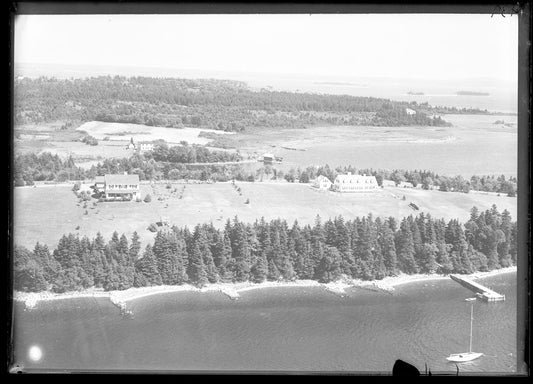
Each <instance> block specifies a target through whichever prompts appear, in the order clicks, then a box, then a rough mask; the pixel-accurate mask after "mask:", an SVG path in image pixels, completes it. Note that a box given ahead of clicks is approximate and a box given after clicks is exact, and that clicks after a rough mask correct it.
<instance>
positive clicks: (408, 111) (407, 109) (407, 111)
mask: <svg viewBox="0 0 533 384" xmlns="http://www.w3.org/2000/svg"><path fill="white" fill-rule="evenodd" d="M405 113H407V114H408V115H416V111H415V110H414V109H411V108H405Z"/></svg>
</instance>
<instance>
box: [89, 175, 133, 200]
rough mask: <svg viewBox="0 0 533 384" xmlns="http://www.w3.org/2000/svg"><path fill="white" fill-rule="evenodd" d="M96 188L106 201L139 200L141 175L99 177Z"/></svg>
mask: <svg viewBox="0 0 533 384" xmlns="http://www.w3.org/2000/svg"><path fill="white" fill-rule="evenodd" d="M95 188H96V190H97V191H98V192H100V193H103V195H104V197H105V199H106V200H138V199H140V197H141V193H140V189H139V175H128V174H124V175H105V176H97V177H96V180H95Z"/></svg>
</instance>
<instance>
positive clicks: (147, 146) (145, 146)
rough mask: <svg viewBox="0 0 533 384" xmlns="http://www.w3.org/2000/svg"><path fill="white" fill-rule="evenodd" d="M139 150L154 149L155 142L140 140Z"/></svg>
mask: <svg viewBox="0 0 533 384" xmlns="http://www.w3.org/2000/svg"><path fill="white" fill-rule="evenodd" d="M137 148H138V149H139V151H141V152H145V151H153V150H154V143H150V142H147V141H143V142H140V143H139V145H138V147H137Z"/></svg>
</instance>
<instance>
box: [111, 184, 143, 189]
mask: <svg viewBox="0 0 533 384" xmlns="http://www.w3.org/2000/svg"><path fill="white" fill-rule="evenodd" d="M107 188H109V189H137V188H139V185H138V184H129V185H128V184H108V185H107Z"/></svg>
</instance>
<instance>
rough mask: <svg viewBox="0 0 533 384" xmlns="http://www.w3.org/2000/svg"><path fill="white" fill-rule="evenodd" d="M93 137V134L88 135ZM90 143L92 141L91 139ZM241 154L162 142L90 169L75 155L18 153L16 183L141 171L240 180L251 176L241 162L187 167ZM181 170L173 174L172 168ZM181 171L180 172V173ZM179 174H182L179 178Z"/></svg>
mask: <svg viewBox="0 0 533 384" xmlns="http://www.w3.org/2000/svg"><path fill="white" fill-rule="evenodd" d="M88 137H90V136H88ZM87 143H88V144H90V145H94V144H91V142H90V141H88V142H87ZM241 159H242V158H241V155H240V154H239V153H235V152H226V151H217V150H210V149H207V148H205V147H202V146H200V145H192V146H189V145H187V146H175V147H170V148H169V147H168V146H167V145H166V144H158V145H156V146H155V148H154V151H153V152H152V151H148V152H145V153H144V154H143V153H138V152H136V153H134V154H133V155H132V156H131V157H130V158H122V159H105V160H103V161H102V162H99V163H98V164H96V165H93V166H91V168H90V169H83V168H80V167H77V166H76V165H75V162H74V159H73V158H72V156H69V157H68V158H67V159H66V160H62V159H61V158H60V157H59V156H58V155H57V154H56V155H52V154H51V153H49V152H43V153H41V154H38V155H37V154H35V153H26V154H19V155H17V156H15V159H14V172H13V178H14V185H15V186H17V187H18V186H24V185H33V184H34V182H35V181H57V182H64V181H67V180H85V179H92V178H94V177H95V176H103V175H105V174H109V173H123V172H128V173H133V174H138V175H139V177H140V179H141V180H158V179H192V180H208V179H215V180H217V181H227V180H230V179H232V178H234V177H235V176H239V177H237V180H244V179H245V178H248V176H249V175H248V174H247V175H246V176H242V174H243V172H244V171H242V170H241V169H240V167H239V166H238V165H237V166H235V165H232V166H218V165H217V164H212V165H210V166H205V167H202V166H200V167H186V166H183V164H189V163H200V164H201V163H217V162H238V161H240V160H241ZM174 169H176V170H178V171H174V172H172V173H171V171H172V170H174ZM177 172H179V173H177ZM178 176H179V177H178Z"/></svg>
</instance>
